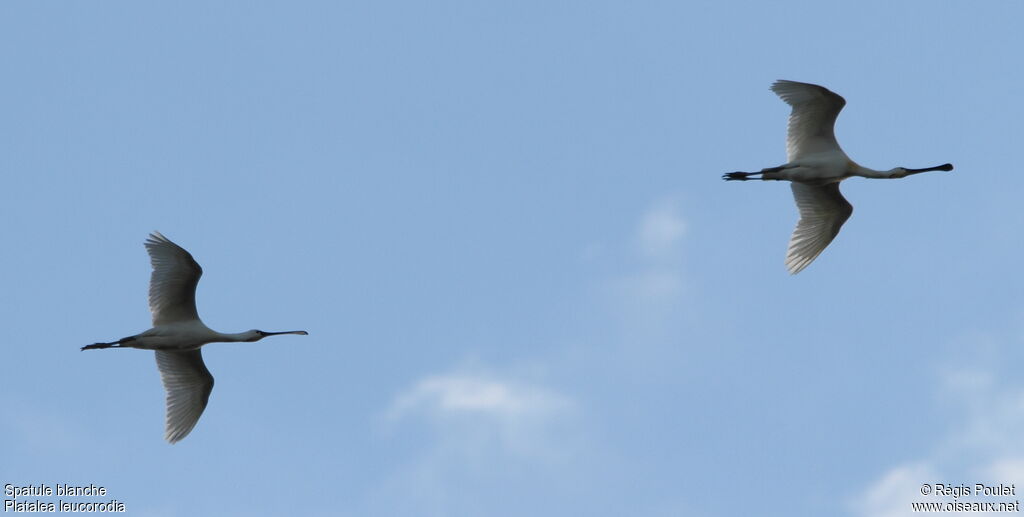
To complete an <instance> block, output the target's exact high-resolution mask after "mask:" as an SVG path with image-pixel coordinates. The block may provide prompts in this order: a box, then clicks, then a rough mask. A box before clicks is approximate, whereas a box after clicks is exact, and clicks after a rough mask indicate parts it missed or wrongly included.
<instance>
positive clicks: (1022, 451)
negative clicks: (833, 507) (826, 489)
mask: <svg viewBox="0 0 1024 517" xmlns="http://www.w3.org/2000/svg"><path fill="white" fill-rule="evenodd" d="M938 389H939V394H940V395H941V399H942V400H946V401H952V402H953V403H954V405H953V408H952V409H953V410H954V411H956V412H957V414H958V415H961V418H958V419H955V420H954V422H956V424H955V426H954V427H953V428H951V429H950V430H949V431H948V433H947V434H946V436H945V437H943V438H942V439H940V440H938V441H937V443H938V444H939V446H938V447H936V449H935V450H934V451H933V452H932V453H931V454H930V455H928V457H925V458H921V459H920V460H917V461H915V462H908V463H904V464H900V465H897V466H895V467H892V468H890V469H889V470H887V471H886V472H885V473H884V474H882V475H881V476H880V478H879V479H878V480H877V481H874V482H873V483H871V484H870V485H869V486H868V488H867V489H866V490H864V492H863V493H862V494H861V495H860V496H859V497H858V499H857V501H856V502H855V503H854V504H853V505H852V506H853V509H854V512H855V514H856V515H863V516H865V517H867V516H871V517H878V516H882V517H895V516H910V515H918V514H915V513H914V512H913V511H912V507H911V503H912V502H939V501H941V502H946V501H952V500H953V499H952V497H938V496H934V495H932V496H929V497H925V496H922V495H921V493H920V491H919V490H920V488H921V485H922V484H923V483H932V484H934V483H948V484H952V485H960V484H962V483H963V484H968V485H973V484H974V483H986V484H999V483H1002V484H1007V485H1008V484H1011V483H1013V484H1016V485H1017V486H1018V487H1024V441H1022V440H1021V439H1020V437H1021V436H1022V435H1024V388H1022V387H1021V386H1017V385H1014V384H1011V383H1010V382H1000V379H999V378H997V377H996V375H995V374H993V373H992V371H990V370H982V369H979V368H964V367H958V368H952V369H950V370H948V371H946V372H944V373H943V374H942V375H941V376H940V383H939V388H938ZM1013 499H1014V498H1010V499H1006V498H1000V497H986V498H982V497H972V498H971V499H967V501H970V502H975V501H981V502H994V503H998V502H1002V501H1011V502H1012V500H1013ZM957 515H959V513H957Z"/></svg>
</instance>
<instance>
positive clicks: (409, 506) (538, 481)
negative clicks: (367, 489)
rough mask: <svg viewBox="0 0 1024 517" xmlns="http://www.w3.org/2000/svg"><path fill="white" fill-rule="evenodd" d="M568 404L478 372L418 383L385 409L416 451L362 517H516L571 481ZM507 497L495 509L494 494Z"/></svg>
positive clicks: (538, 385) (573, 434)
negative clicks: (525, 495) (533, 495)
mask: <svg viewBox="0 0 1024 517" xmlns="http://www.w3.org/2000/svg"><path fill="white" fill-rule="evenodd" d="M578 413H579V411H578V407H577V404H576V403H575V402H574V400H573V399H572V398H571V397H569V396H567V395H564V394H562V393H559V392H558V391H557V390H554V389H552V388H550V387H547V386H545V385H544V384H543V383H542V382H539V381H537V380H532V379H526V378H523V377H521V376H516V375H508V374H496V373H493V372H491V371H487V370H485V369H482V368H474V369H471V370H468V371H466V370H462V371H455V372H448V373H438V374H432V375H427V376H424V377H422V378H421V379H419V380H417V381H415V382H413V383H411V385H410V386H408V387H407V388H405V389H404V390H402V391H401V392H400V393H398V394H397V395H396V396H395V397H394V398H393V400H392V401H391V403H390V404H389V406H388V407H387V408H386V409H385V410H384V411H383V414H384V420H385V422H386V423H387V424H388V428H389V429H390V431H392V432H391V433H388V434H393V433H394V432H409V433H412V434H413V435H414V436H417V437H418V438H419V440H421V442H420V445H419V446H418V448H417V449H416V450H415V451H413V452H412V453H411V455H410V456H409V457H408V458H407V459H406V461H405V462H403V463H402V464H401V465H399V466H397V467H396V468H395V469H393V470H392V471H391V473H390V474H389V476H388V477H387V478H386V479H384V480H383V481H382V483H381V484H380V485H379V486H378V487H376V488H375V489H374V490H372V494H371V495H370V499H371V500H370V501H369V502H368V507H367V509H366V510H367V513H373V514H386V515H416V516H431V515H517V514H522V513H523V512H524V511H525V508H529V507H530V504H529V501H528V500H517V499H515V498H512V499H508V497H509V495H510V494H509V492H508V491H509V489H510V487H516V489H515V490H516V491H524V490H525V491H534V492H537V493H542V492H544V491H545V490H548V489H550V487H553V486H556V485H558V484H559V483H561V482H562V481H563V480H564V479H567V478H568V477H569V476H567V475H566V474H565V472H566V471H567V469H568V470H572V469H573V468H574V467H572V466H571V465H573V464H574V462H575V461H576V459H578V458H580V456H579V455H578V454H577V453H578V451H579V450H580V448H581V447H582V446H583V445H582V444H583V443H584V442H585V439H584V429H583V427H582V426H580V425H578ZM496 497H497V498H501V499H504V500H505V503H503V505H502V506H501V507H500V508H498V507H495V506H494V501H495V498H496Z"/></svg>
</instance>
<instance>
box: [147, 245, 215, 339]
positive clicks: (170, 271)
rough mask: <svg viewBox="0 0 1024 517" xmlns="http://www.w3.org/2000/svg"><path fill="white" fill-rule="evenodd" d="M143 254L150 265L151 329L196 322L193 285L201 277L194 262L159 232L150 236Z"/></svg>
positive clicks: (196, 313)
mask: <svg viewBox="0 0 1024 517" xmlns="http://www.w3.org/2000/svg"><path fill="white" fill-rule="evenodd" d="M146 251H147V252H149V260H150V263H151V264H152V265H153V275H152V276H151V277H150V280H149V311H150V312H152V313H153V326H157V325H163V324H165V323H173V322H176V321H185V320H194V319H199V313H198V312H196V285H197V284H199V277H201V276H202V275H203V268H201V267H199V264H197V263H196V261H195V259H193V258H192V255H191V254H189V252H187V251H185V249H184V248H182V247H181V246H178V245H177V244H175V243H173V242H171V241H170V239H168V238H167V237H164V236H163V235H161V234H160V232H153V233H151V234H149V238H148V239H146Z"/></svg>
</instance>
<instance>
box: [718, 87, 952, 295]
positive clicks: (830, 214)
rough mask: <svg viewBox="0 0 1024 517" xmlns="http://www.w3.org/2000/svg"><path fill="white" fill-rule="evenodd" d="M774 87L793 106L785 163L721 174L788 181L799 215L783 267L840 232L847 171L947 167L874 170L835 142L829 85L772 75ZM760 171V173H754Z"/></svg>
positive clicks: (899, 170)
mask: <svg viewBox="0 0 1024 517" xmlns="http://www.w3.org/2000/svg"><path fill="white" fill-rule="evenodd" d="M771 89H772V91H773V92H775V94H776V95H778V96H779V97H781V98H782V100H783V101H785V102H786V104H789V105H790V106H792V107H793V111H792V113H790V115H789V132H788V135H787V138H786V154H787V158H786V159H787V160H789V162H788V163H786V164H785V165H780V166H778V167H770V168H767V169H761V172H730V173H727V174H724V175H723V176H722V178H723V179H725V180H726V181H735V180H743V181H745V180H749V179H762V180H786V181H790V182H791V184H790V187H791V188H792V189H793V197H794V198H796V206H797V208H798V209H799V210H800V221H799V222H798V223H797V224H796V229H795V230H793V236H792V237H790V239H789V249H788V250H787V252H786V267H787V268H788V269H789V272H790V273H792V274H794V275H795V274H797V273H799V272H800V271H801V270H803V268H805V267H807V266H808V264H810V263H811V262H812V261H814V259H815V258H817V257H818V255H819V254H821V252H822V251H823V250H824V249H825V247H826V246H828V245H829V243H830V242H832V239H834V238H835V237H836V235H837V234H838V233H839V229H840V228H841V227H842V226H843V223H845V222H846V220H847V219H849V218H850V214H852V213H853V206H851V205H850V203H849V202H847V201H846V199H845V198H843V195H842V194H841V193H840V192H839V182H840V181H843V180H844V179H846V178H849V177H851V176H861V177H864V178H903V177H906V176H909V175H911V174H918V173H921V172H928V171H951V170H953V165H952V164H949V163H946V164H942V165H938V166H935V167H928V168H925V169H907V168H905V167H896V168H895V169H890V170H887V171H876V170H874V169H869V168H867V167H861V166H860V165H858V164H857V163H855V162H854V161H853V160H851V159H850V158H849V157H848V156H846V153H844V152H843V150H842V149H841V148H840V147H839V143H838V142H836V136H835V133H834V131H833V127H834V126H835V123H836V117H838V116H839V112H840V111H841V110H842V109H843V106H845V105H846V101H845V100H844V99H843V98H842V97H840V96H839V95H837V94H835V93H833V92H831V91H829V90H828V89H827V88H824V87H821V86H818V85H815V84H808V83H798V82H796V81H776V82H775V84H772V88H771ZM753 176H759V177H753Z"/></svg>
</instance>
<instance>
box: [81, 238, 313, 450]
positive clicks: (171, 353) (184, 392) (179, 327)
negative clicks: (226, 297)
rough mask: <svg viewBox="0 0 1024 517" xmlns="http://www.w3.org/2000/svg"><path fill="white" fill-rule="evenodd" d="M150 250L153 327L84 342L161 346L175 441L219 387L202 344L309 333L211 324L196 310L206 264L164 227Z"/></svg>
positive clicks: (158, 349)
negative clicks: (226, 330)
mask: <svg viewBox="0 0 1024 517" xmlns="http://www.w3.org/2000/svg"><path fill="white" fill-rule="evenodd" d="M146 251H147V252H149V259H150V262H151V263H152V265H153V275H152V277H151V278H150V280H149V310H150V312H152V313H153V328H151V329H149V330H147V331H145V332H143V333H141V334H136V335H134V336H128V337H126V338H121V339H119V340H117V341H113V342H110V343H95V344H92V345H87V346H83V347H82V350H93V349H98V348H141V349H144V350H155V351H156V365H157V367H158V368H159V369H160V377H161V378H162V379H163V382H164V389H165V390H166V391H167V432H166V434H165V436H164V438H166V439H167V441H168V442H171V443H175V442H177V441H178V440H181V439H182V438H184V437H186V436H188V433H189V432H191V431H192V428H193V427H195V425H196V422H198V421H199V417H200V416H201V415H202V414H203V410H204V409H206V403H207V401H208V400H209V399H210V392H211V391H213V375H210V370H207V369H206V365H205V364H204V363H203V354H202V352H200V350H199V349H200V347H202V346H203V345H205V344H207V343H213V342H217V341H220V342H240V341H249V342H251V341H259V340H261V339H263V338H265V337H267V336H277V335H281V334H299V335H302V336H305V335H307V332H306V331H305V330H292V331H288V332H264V331H262V330H249V331H246V332H239V333H237V334H222V333H220V332H217V331H215V330H212V329H210V327H207V326H206V325H205V324H203V322H202V320H200V319H199V313H198V312H197V311H196V285H198V284H199V277H200V276H202V275H203V268H201V267H199V264H197V263H196V261H195V260H194V259H193V258H192V255H191V254H189V252H187V251H185V250H184V249H183V248H182V247H181V246H178V245H177V244H175V243H173V242H171V241H170V240H169V239H167V237H164V236H163V235H160V232H153V233H151V234H150V235H149V239H147V240H146Z"/></svg>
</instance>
